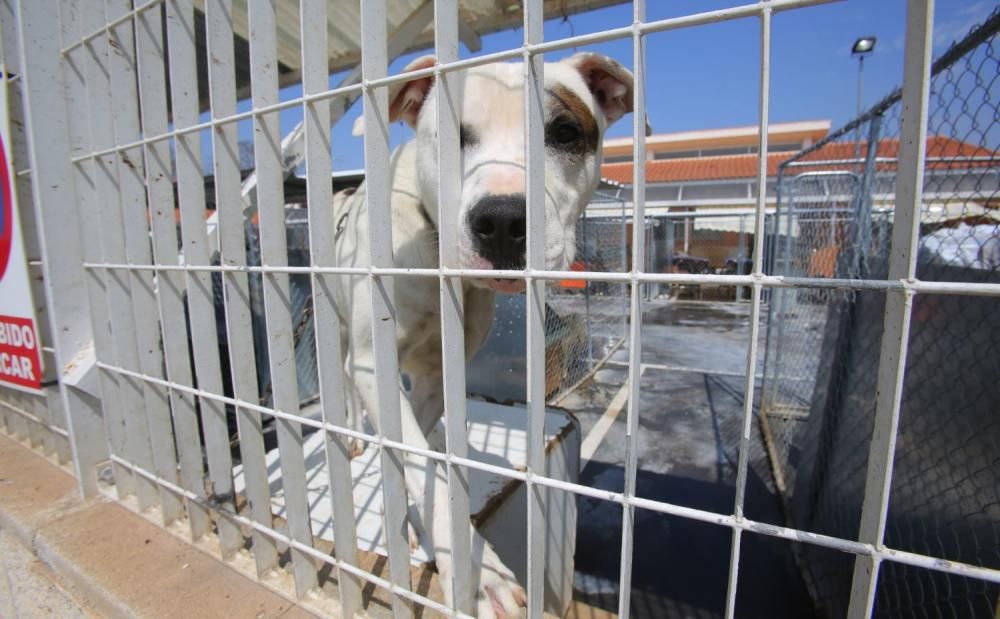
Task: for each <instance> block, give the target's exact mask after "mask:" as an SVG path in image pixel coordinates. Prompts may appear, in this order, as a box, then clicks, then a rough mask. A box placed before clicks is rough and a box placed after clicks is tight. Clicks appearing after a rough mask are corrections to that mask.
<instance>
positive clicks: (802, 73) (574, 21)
mask: <svg viewBox="0 0 1000 619" xmlns="http://www.w3.org/2000/svg"><path fill="white" fill-rule="evenodd" d="M739 4H742V3H741V2H739V0H728V1H724V0H669V1H668V0H650V1H649V2H648V5H647V6H648V8H647V19H648V20H655V19H663V18H667V17H673V16H678V15H686V14H691V13H697V12H702V11H707V10H713V9H717V8H724V7H728V6H736V5H739ZM994 6H995V4H994V3H993V2H991V1H989V0H937V2H936V3H935V21H934V54H935V55H937V54H939V53H941V52H942V51H944V50H945V49H947V47H948V45H950V43H951V42H952V41H954V40H957V39H960V38H961V37H962V36H963V35H964V34H965V33H966V32H967V31H968V30H969V28H971V27H972V26H973V25H975V24H977V23H979V22H980V21H982V20H983V19H985V18H986V17H987V16H988V14H989V13H990V12H991V11H992V10H993V8H994ZM631 21H632V6H631V4H630V3H626V4H622V5H618V6H613V7H609V8H605V9H600V10H597V11H591V12H588V13H581V14H577V15H574V16H571V17H569V19H568V20H562V19H555V20H550V21H549V22H546V24H545V39H546V40H554V39H560V38H565V37H569V36H572V35H574V34H577V35H579V34H584V33H588V32H595V31H598V30H602V29H606V28H611V27H618V26H625V25H628V24H630V23H631ZM905 24H906V2H905V0H846V1H844V2H836V3H832V4H828V5H821V6H816V7H810V8H806V9H798V10H793V11H787V12H782V13H778V14H776V15H775V16H774V19H773V20H772V56H771V106H770V107H771V109H770V118H771V122H786V121H797V120H814V119H829V120H831V121H832V122H833V127H834V128H836V127H837V126H839V125H841V124H843V123H845V122H847V121H849V120H850V119H851V118H853V116H854V114H855V108H856V96H857V91H856V84H857V70H858V67H857V60H856V59H854V58H852V57H851V54H850V47H851V45H852V44H853V42H854V40H855V39H856V38H857V37H859V36H864V35H875V36H877V37H878V45H877V47H876V49H875V52H874V53H873V54H871V55H869V56H868V57H867V58H866V60H865V67H864V76H865V83H864V95H865V96H864V101H865V105H866V106H867V105H870V104H872V103H874V102H875V101H877V100H878V99H880V98H881V97H882V96H884V95H885V94H886V93H887V92H889V91H890V90H891V89H892V88H893V87H895V86H896V85H898V84H899V83H900V81H901V77H902V70H903V35H904V31H905ZM759 32H760V26H759V20H758V19H756V18H752V19H740V20H735V21H728V22H723V23H719V24H712V25H708V26H699V27H696V28H689V29H684V30H676V31H669V32H664V33H657V34H654V35H650V36H649V37H648V38H647V52H646V54H647V56H646V57H647V73H648V75H647V87H646V88H647V90H646V92H647V104H646V105H647V112H648V116H649V122H650V124H651V125H652V127H653V130H654V132H656V133H667V132H674V131H684V130H695V129H709V128H719V127H733V126H740V125H753V124H756V122H757V114H758V111H757V100H758V72H759V70H760V51H759V45H760V35H759ZM522 37H523V32H522V30H521V29H516V30H508V31H504V32H499V33H496V34H492V35H488V36H484V37H483V49H482V50H481V51H480V52H478V53H477V54H470V53H469V52H468V50H466V49H465V48H464V47H463V48H462V54H463V57H465V56H473V55H478V54H484V53H491V52H495V51H499V50H505V49H510V48H512V47H516V46H518V45H520V44H521V41H522ZM580 49H581V50H583V49H586V50H589V51H598V52H601V53H604V54H607V55H608V56H611V57H612V58H615V59H616V60H618V61H619V62H621V63H623V64H624V65H626V66H629V67H631V66H632V43H631V40H630V39H624V40H620V41H613V42H609V43H604V44H600V45H595V46H588V47H585V48H580ZM573 51H574V50H566V51H564V52H558V53H553V54H547V55H546V59H547V60H558V59H559V58H562V57H564V56H567V55H570V54H572V53H573ZM422 53H427V52H426V51H425V52H421V54H422ZM416 55H418V54H409V55H406V56H403V57H401V58H399V59H397V60H396V61H395V62H393V63H392V65H391V67H390V72H391V73H396V72H399V71H400V70H401V69H402V68H403V67H404V66H405V65H406V63H407V62H409V61H410V60H411V59H412V58H413V57H414V56H416ZM341 78H342V74H340V75H332V76H331V78H330V83H331V85H335V84H337V83H338V82H339V81H340V79H341ZM300 93H301V90H300V88H298V87H291V88H287V89H285V90H283V91H282V98H283V99H287V98H289V97H294V96H298V95H299V94H300ZM248 106H249V102H243V103H242V104H241V106H240V109H241V110H243V109H248ZM360 113H361V106H360V103H358V104H355V106H354V107H353V108H352V110H351V111H350V112H349V113H348V114H347V115H346V116H345V117H344V118H343V119H342V120H341V121H340V122H339V123H337V124H336V125H335V126H334V127H333V130H332V138H333V165H334V169H335V170H349V169H356V168H361V167H363V166H364V155H363V141H362V138H358V137H354V136H352V135H351V126H352V124H353V122H354V119H355V118H357V117H358V116H359V115H360ZM301 118H302V112H301V109H299V108H295V109H293V110H287V111H285V112H282V116H281V124H282V131H283V132H287V131H289V130H290V129H291V128H292V127H294V126H295V124H296V123H298V122H299V120H301ZM250 130H251V127H250V124H249V123H248V122H246V123H241V126H240V136H241V139H250V135H251V132H250ZM630 133H631V116H628V117H626V118H625V119H624V120H622V121H620V122H619V123H618V124H617V125H615V126H613V127H612V128H611V129H610V130H609V132H608V135H609V136H622V135H629V134H630ZM411 136H412V132H411V131H410V129H409V128H408V127H406V126H404V125H401V124H397V125H395V126H394V127H393V129H392V140H393V142H394V144H399V143H401V142H403V141H405V140H407V139H409V138H410V137H411Z"/></svg>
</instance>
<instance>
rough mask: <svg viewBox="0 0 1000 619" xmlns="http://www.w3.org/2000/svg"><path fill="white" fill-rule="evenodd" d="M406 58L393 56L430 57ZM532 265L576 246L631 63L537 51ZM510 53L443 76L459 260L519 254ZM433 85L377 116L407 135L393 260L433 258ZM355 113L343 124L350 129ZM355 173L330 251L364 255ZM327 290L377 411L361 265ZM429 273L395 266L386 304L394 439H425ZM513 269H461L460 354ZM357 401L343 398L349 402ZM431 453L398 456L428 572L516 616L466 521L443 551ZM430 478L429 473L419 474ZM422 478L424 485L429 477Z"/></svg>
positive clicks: (477, 341)
mask: <svg viewBox="0 0 1000 619" xmlns="http://www.w3.org/2000/svg"><path fill="white" fill-rule="evenodd" d="M434 62H435V61H434V58H433V57H431V56H425V57H423V58H419V59H417V60H415V61H413V62H412V63H410V65H409V66H407V68H406V69H405V70H406V71H412V70H417V69H422V68H426V67H431V66H433V65H434ZM544 73H545V94H544V96H545V196H546V197H545V209H546V230H545V266H546V268H547V269H556V270H563V269H567V268H568V267H569V265H570V262H571V261H572V260H573V254H574V250H575V238H574V237H575V224H576V220H577V218H578V217H579V216H580V213H581V212H582V211H583V209H584V207H585V206H586V205H587V203H588V201H589V200H590V198H591V195H592V193H593V191H594V189H595V188H596V186H597V183H598V180H599V171H600V165H601V143H602V138H603V135H604V131H605V129H606V128H607V127H608V125H610V124H611V123H613V122H615V121H616V120H618V119H619V118H621V117H622V116H623V115H624V114H626V113H627V112H630V111H631V110H632V74H631V73H630V72H629V71H628V70H627V69H625V68H624V67H622V66H621V65H620V64H618V63H617V62H615V61H613V60H611V59H609V58H606V57H604V56H601V55H598V54H593V53H580V54H576V55H574V56H572V57H570V58H567V59H565V60H563V61H561V62H557V63H547V64H546V65H545V71H544ZM523 82H524V79H523V67H522V65H521V64H520V63H517V64H492V65H486V66H482V67H477V68H474V69H470V70H468V71H465V72H462V73H458V74H456V76H455V78H449V83H450V85H451V87H452V88H457V89H458V90H457V92H458V98H457V100H458V101H461V102H462V104H461V105H462V110H461V114H462V117H461V119H460V121H461V142H462V144H461V151H462V154H461V162H462V193H461V204H460V205H459V207H458V209H457V211H458V216H459V217H460V218H461V219H460V228H461V230H462V232H461V233H460V235H459V236H460V238H459V241H458V244H459V253H460V257H461V265H459V266H461V267H464V268H474V269H521V268H524V264H525V214H526V213H525V198H524V191H525V163H524V159H525V141H524V96H523ZM435 91H436V89H435V87H434V80H433V78H432V77H421V78H417V79H413V80H411V81H409V82H406V83H403V84H401V85H399V86H397V87H395V88H393V89H392V90H391V91H390V93H389V100H390V106H389V116H390V121H395V120H403V121H405V122H406V123H408V124H409V125H410V126H411V127H413V128H414V129H415V130H416V134H417V136H416V139H415V140H413V141H411V142H409V143H407V144H405V145H403V146H401V147H400V148H399V149H398V150H397V151H396V152H395V153H394V154H393V156H392V160H391V166H392V170H391V178H392V194H391V195H392V197H391V211H392V237H393V238H392V241H393V252H394V260H395V264H396V266H399V267H410V268H437V267H438V245H437V218H438V197H437V191H438V174H437V170H438V166H437V128H436V123H435V119H436V110H435V100H436V94H435ZM360 122H361V121H360V119H359V124H358V125H356V126H355V133H356V134H358V133H360V128H361V125H360ZM364 193H365V185H362V186H361V187H360V188H359V189H358V191H357V192H355V193H353V194H344V193H341V194H338V196H337V197H336V198H335V212H336V221H337V235H338V236H337V248H336V249H337V259H338V261H339V264H340V265H342V266H360V267H363V266H367V265H368V251H367V247H368V213H367V210H366V207H365V199H364ZM339 281H341V282H342V283H341V284H340V285H339V286H338V289H337V290H336V291H335V295H336V296H337V302H338V305H339V307H340V311H341V319H342V325H343V328H342V339H343V344H344V346H343V350H344V351H345V355H346V357H347V358H346V360H345V368H346V372H347V378H348V382H349V383H350V384H351V386H352V388H353V389H354V393H355V395H356V396H357V397H358V398H359V399H360V404H361V406H363V408H364V409H365V410H366V411H367V412H368V414H369V418H370V419H371V421H372V422H373V423H374V424H375V425H376V426H377V425H378V407H377V406H376V396H375V394H376V386H375V375H374V353H373V350H372V324H371V291H370V288H369V284H368V282H367V281H366V279H365V278H363V277H345V278H341V279H340V280H339ZM438 286H439V284H438V280H437V279H436V278H428V277H412V278H396V280H395V299H394V308H395V312H396V314H395V316H396V328H397V330H396V337H397V343H398V349H399V366H400V369H401V370H402V371H403V372H404V373H406V374H407V376H408V377H409V379H410V383H411V389H410V390H409V393H406V392H405V391H402V389H401V400H402V401H401V411H402V427H403V440H404V441H405V442H406V443H407V444H409V445H412V446H415V447H421V448H424V449H427V448H430V444H429V441H428V435H429V434H430V432H431V430H432V429H433V428H434V427H435V425H436V424H437V422H438V420H439V419H440V418H441V416H442V414H443V408H444V405H443V395H442V370H441V365H442V360H441V331H440V327H441V321H440V314H439V310H440V305H439V301H440V298H439V291H438ZM524 287H525V284H524V281H522V280H501V279H494V278H482V279H468V280H466V281H465V284H464V303H465V306H464V308H465V355H466V360H468V359H470V358H471V357H472V355H473V354H474V353H475V352H476V351H477V350H478V349H479V348H480V347H481V346H482V344H483V342H484V340H485V339H486V336H487V335H488V333H489V331H490V326H491V324H492V322H493V307H494V297H495V294H496V292H504V293H516V292H520V291H522V290H523V289H524ZM355 408H356V407H355ZM442 468H443V467H438V466H436V465H435V463H434V462H433V461H428V460H427V459H426V458H422V457H414V456H407V459H406V485H407V489H408V491H409V493H410V498H411V500H412V501H414V502H416V503H417V504H418V511H419V512H420V513H421V514H422V515H421V519H422V522H420V523H413V524H419V525H420V527H419V530H420V531H421V532H423V534H424V535H427V536H429V538H430V539H429V540H423V541H425V542H429V544H427V546H428V547H430V548H433V549H434V559H435V563H436V564H437V568H438V572H439V573H440V576H441V585H442V587H443V588H444V591H445V595H446V596H447V598H448V600H447V601H448V602H451V599H452V596H451V591H450V588H451V577H452V574H453V573H454V572H453V570H455V569H466V570H467V569H470V568H471V569H473V571H474V576H473V579H474V582H476V583H477V584H476V587H477V596H478V597H477V601H476V602H477V607H478V613H479V616H480V617H507V616H516V615H517V614H519V612H520V610H519V609H520V608H522V607H523V606H524V605H525V593H524V589H522V588H521V586H520V585H519V584H518V583H517V580H516V579H515V577H514V575H513V574H512V573H511V571H510V570H509V569H508V568H507V566H505V565H504V564H503V563H502V562H501V561H500V559H499V558H498V557H497V555H496V553H495V552H494V551H493V549H492V548H491V547H490V546H489V544H488V543H486V542H485V541H484V540H483V539H482V538H481V537H480V536H479V534H478V533H477V532H476V531H475V530H473V531H472V536H473V537H472V540H473V543H472V547H473V555H474V559H473V561H474V563H475V565H473V566H461V565H459V566H456V565H453V561H452V559H451V552H450V534H449V527H448V492H447V485H446V478H445V474H444V471H443V470H442ZM428 480H430V481H431V482H432V483H428ZM431 486H433V487H431Z"/></svg>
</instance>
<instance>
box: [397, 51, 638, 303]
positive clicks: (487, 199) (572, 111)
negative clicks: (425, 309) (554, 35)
mask: <svg viewBox="0 0 1000 619" xmlns="http://www.w3.org/2000/svg"><path fill="white" fill-rule="evenodd" d="M434 62H435V61H434V58H433V57H432V56H424V57H422V58H418V59H416V60H414V61H413V62H411V63H410V64H409V65H408V66H407V67H406V69H405V71H414V70H418V69H424V68H427V67H432V66H433V65H434ZM544 74H545V87H544V94H543V96H544V103H543V105H544V110H545V121H544V136H545V138H544V139H545V209H546V212H545V222H546V225H545V228H546V229H545V267H546V268H547V269H555V270H564V269H567V268H568V267H569V264H570V263H571V262H572V260H573V255H574V251H575V245H576V238H575V230H576V226H575V224H576V220H577V218H578V217H579V216H580V214H581V213H582V212H583V209H584V208H585V207H586V205H587V202H588V201H589V200H590V198H591V195H592V194H593V191H594V189H595V188H596V187H597V183H598V180H599V174H600V165H601V159H602V156H601V144H602V141H603V136H604V132H605V130H606V129H607V128H608V126H609V125H610V124H612V123H613V122H615V121H616V120H618V119H619V118H621V117H622V116H623V115H625V114H626V113H628V112H631V111H632V74H631V73H630V72H629V71H628V70H627V69H626V68H625V67H623V66H621V65H620V64H618V63H617V62H615V61H614V60H611V59H610V58H607V57H606V56H602V55H599V54H594V53H579V54H576V55H574V56H571V57H569V58H566V59H564V60H562V61H560V62H555V63H546V64H545V70H544ZM448 85H449V87H450V88H451V89H454V92H455V100H456V101H460V102H461V118H460V122H461V151H462V154H461V162H462V193H461V196H462V197H461V204H460V205H458V208H457V209H455V212H457V215H458V217H459V218H460V222H459V229H460V230H461V232H460V234H459V240H458V245H459V256H460V260H461V264H460V265H458V266H460V267H462V268H474V269H521V268H524V265H525V242H526V232H527V231H526V229H525V220H526V207H525V175H526V169H525V139H524V138H525V136H524V118H525V116H524V68H523V65H522V64H521V63H510V64H505V63H497V64H490V65H485V66H481V67H476V68H473V69H469V70H467V71H463V72H459V73H456V74H454V77H449V79H448ZM436 91H437V88H436V87H435V83H434V79H433V77H422V78H417V79H413V80H411V81H408V82H405V83H403V84H401V85H398V86H397V87H395V88H393V89H392V90H391V91H390V94H389V99H390V102H389V118H390V120H391V121H395V120H403V121H405V122H406V123H407V124H409V125H410V126H411V127H413V128H414V129H415V130H416V133H417V149H418V164H417V166H418V171H417V174H418V178H419V182H420V190H421V194H422V197H423V199H424V200H425V201H426V202H427V205H428V207H429V208H428V214H429V216H430V217H431V218H432V219H436V218H437V216H438V212H437V208H436V207H437V203H438V165H437V159H438V151H437V122H436V119H437V110H436V106H437V96H436ZM436 223H437V222H436V221H435V224H436ZM475 283H476V284H477V285H480V286H484V287H489V288H493V289H495V290H498V291H501V292H519V291H520V290H523V289H524V281H522V280H500V279H492V278H487V279H482V280H477V281H476V282H475Z"/></svg>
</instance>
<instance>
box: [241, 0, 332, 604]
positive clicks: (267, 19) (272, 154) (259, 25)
mask: <svg viewBox="0 0 1000 619" xmlns="http://www.w3.org/2000/svg"><path fill="white" fill-rule="evenodd" d="M249 13H250V74H251V76H252V83H251V89H252V99H253V105H254V107H257V108H260V107H265V106H268V105H274V104H275V103H277V102H278V53H277V4H276V2H275V1H274V0H251V1H250V4H249ZM253 137H254V140H253V141H254V160H255V163H256V168H257V183H258V184H257V204H258V206H259V212H260V251H261V265H263V266H264V267H265V268H267V267H284V266H288V245H287V237H286V231H285V197H284V173H283V171H282V170H283V168H282V163H281V127H280V123H279V115H278V112H272V113H270V114H262V115H258V116H255V117H254V136H253ZM263 283H264V314H265V319H266V320H265V322H266V325H267V328H266V331H267V342H268V361H269V365H270V370H271V391H272V394H273V406H274V408H275V409H277V410H280V411H282V412H284V413H288V414H291V415H297V414H298V413H299V389H298V380H297V378H296V375H295V343H294V331H293V329H292V313H291V304H290V301H289V299H291V295H290V289H289V278H288V273H280V272H265V273H264V274H263ZM275 425H276V426H277V434H278V452H279V454H280V457H281V483H282V488H283V490H284V493H285V513H286V514H287V517H288V530H289V534H290V535H291V537H292V538H293V539H295V540H297V541H299V542H302V543H303V544H306V545H308V546H312V530H311V528H310V524H309V523H310V520H309V501H308V498H307V495H306V468H305V454H304V453H303V450H302V426H301V425H300V424H298V423H294V422H291V421H288V420H276V424H275ZM291 554H292V566H293V571H294V575H295V591H296V594H297V595H298V596H299V597H302V596H304V595H305V594H306V593H307V592H308V591H309V590H310V589H312V588H313V587H315V586H316V582H317V579H316V566H315V564H314V561H313V559H312V557H310V556H309V555H308V554H307V553H304V552H302V551H301V550H299V549H297V548H294V547H293V548H292V549H291Z"/></svg>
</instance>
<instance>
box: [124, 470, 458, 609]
mask: <svg viewBox="0 0 1000 619" xmlns="http://www.w3.org/2000/svg"><path fill="white" fill-rule="evenodd" d="M111 459H112V461H114V462H115V463H117V464H120V465H121V466H123V467H126V468H128V469H130V470H131V471H132V472H133V473H135V474H136V475H139V476H141V477H144V478H146V479H148V480H149V481H151V482H153V483H155V484H158V485H160V486H162V487H163V488H165V489H167V490H169V491H170V492H174V493H176V494H178V495H180V496H183V497H185V498H187V499H188V500H189V501H193V502H195V503H198V504H200V505H202V506H203V507H207V508H209V509H212V510H213V511H215V512H216V513H218V514H219V515H220V516H221V517H223V518H225V519H227V520H229V521H230V522H233V523H235V524H239V525H243V526H246V527H250V528H251V529H253V530H254V531H257V532H260V533H263V534H264V535H266V536H268V537H270V538H271V539H273V540H275V541H276V542H280V543H282V544H287V545H289V546H291V547H292V548H294V549H295V550H298V551H301V552H302V553H304V554H307V555H309V556H311V557H314V558H316V559H318V560H320V561H323V562H324V563H329V564H330V565H333V566H335V567H338V568H340V569H342V570H344V571H345V572H347V573H349V574H353V575H355V576H357V577H359V578H362V579H364V580H366V581H368V582H370V583H371V584H373V585H375V586H377V587H382V588H383V589H386V590H387V591H391V592H392V593H394V594H396V595H399V596H401V597H405V598H406V599H408V600H410V601H412V602H416V603H418V604H422V605H424V606H426V607H427V608H430V609H433V610H435V611H437V612H439V613H442V614H444V615H446V616H449V617H456V618H459V619H474V617H471V616H470V615H466V614H463V613H456V612H453V611H452V610H451V609H450V608H448V607H447V606H445V605H443V604H439V603H437V602H435V601H434V600H432V599H430V598H428V597H424V596H422V595H420V594H419V593H413V592H412V591H409V590H408V589H404V588H402V587H397V586H396V585H394V584H392V583H391V582H389V581H388V580H385V579H384V578H379V577H378V576H376V575H374V574H372V573H371V572H367V571H365V570H363V569H361V568H359V567H356V566H354V565H351V564H350V563H347V562H345V561H340V560H338V559H337V558H336V557H333V556H331V555H328V554H326V553H325V552H323V551H321V550H317V549H316V548H313V547H312V546H307V545H305V544H303V543H302V542H299V541H298V540H295V539H293V538H291V537H288V536H287V535H284V534H282V533H279V532H278V531H275V530H274V529H272V528H270V527H266V526H264V525H262V524H260V523H259V522H257V521H255V520H251V519H250V518H247V517H245V516H241V515H239V514H237V513H235V512H232V511H230V510H228V509H222V508H221V507H220V506H219V505H218V504H217V503H211V502H209V501H206V500H205V499H203V498H201V497H199V496H198V495H196V494H194V493H193V492H190V491H188V490H185V489H184V488H182V487H180V486H178V485H177V484H175V483H173V482H170V481H168V480H166V479H163V478H162V477H159V476H158V475H156V474H154V473H152V472H150V471H147V470H146V469H144V468H142V467H140V466H138V465H136V464H133V463H131V462H129V461H128V460H125V459H124V458H121V457H119V456H114V455H113V456H111Z"/></svg>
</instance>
